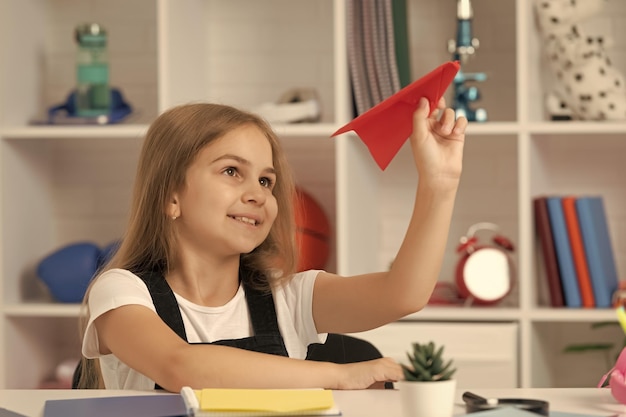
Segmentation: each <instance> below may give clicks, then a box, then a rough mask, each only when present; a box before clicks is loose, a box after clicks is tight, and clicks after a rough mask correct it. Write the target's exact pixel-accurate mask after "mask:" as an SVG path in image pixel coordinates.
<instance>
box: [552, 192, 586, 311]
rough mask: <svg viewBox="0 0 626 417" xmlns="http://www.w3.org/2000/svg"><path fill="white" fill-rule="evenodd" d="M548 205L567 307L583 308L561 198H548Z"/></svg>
mask: <svg viewBox="0 0 626 417" xmlns="http://www.w3.org/2000/svg"><path fill="white" fill-rule="evenodd" d="M546 204H547V205H548V215H549V217H550V225H551V226H552V237H553V240H554V249H555V251H556V259H557V262H558V264H559V272H560V274H561V284H562V287H563V298H564V300H565V306H566V307H573V308H576V307H582V298H581V295H580V288H579V287H578V274H577V273H576V266H575V265H574V258H573V256H572V248H571V246H570V242H569V235H568V233H567V226H566V224H565V214H564V213H563V204H562V202H561V198H560V197H548V198H547V199H546Z"/></svg>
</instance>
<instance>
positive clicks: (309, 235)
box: [294, 188, 330, 271]
mask: <svg viewBox="0 0 626 417" xmlns="http://www.w3.org/2000/svg"><path fill="white" fill-rule="evenodd" d="M296 191H297V193H296V201H295V207H294V212H295V218H296V245H297V246H298V267H297V270H298V271H306V270H309V269H324V268H325V267H326V262H328V255H329V253H330V247H329V239H330V223H329V221H328V217H327V216H326V213H324V210H323V209H322V207H321V206H320V205H319V203H318V202H317V201H316V200H315V199H314V198H313V197H312V196H311V195H310V194H308V193H307V192H305V191H304V190H303V189H301V188H298V189H297V190H296Z"/></svg>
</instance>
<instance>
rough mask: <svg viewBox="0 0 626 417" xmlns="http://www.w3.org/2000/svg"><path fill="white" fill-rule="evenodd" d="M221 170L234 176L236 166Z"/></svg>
mask: <svg viewBox="0 0 626 417" xmlns="http://www.w3.org/2000/svg"><path fill="white" fill-rule="evenodd" d="M223 172H224V174H226V175H228V176H229V177H234V176H235V175H236V174H237V168H233V167H228V168H226V169H225V170H224V171H223Z"/></svg>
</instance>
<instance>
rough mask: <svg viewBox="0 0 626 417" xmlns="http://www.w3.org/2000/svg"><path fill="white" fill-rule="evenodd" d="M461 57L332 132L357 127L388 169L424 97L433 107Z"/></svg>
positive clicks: (376, 158) (366, 142)
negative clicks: (418, 104)
mask: <svg viewBox="0 0 626 417" xmlns="http://www.w3.org/2000/svg"><path fill="white" fill-rule="evenodd" d="M459 68H460V64H459V63H458V61H454V62H446V63H445V64H443V65H440V66H439V67H437V68H435V69H434V70H433V71H431V72H429V73H428V74H426V75H425V76H423V77H422V78H420V79H419V80H417V81H414V82H413V83H411V84H409V85H407V86H406V87H404V88H403V89H402V90H400V91H398V92H397V93H395V94H394V95H392V96H390V97H389V98H387V99H385V100H383V101H381V102H380V103H378V104H377V105H376V106H374V107H372V108H371V109H369V110H368V111H366V112H365V113H363V114H361V115H360V116H358V117H357V118H355V119H354V120H352V121H351V122H350V123H348V124H347V125H345V126H343V127H342V128H340V129H339V130H337V131H336V132H335V133H333V134H332V135H331V136H337V135H339V134H341V133H345V132H348V131H350V130H353V131H354V132H355V133H356V134H357V135H358V136H359V137H360V138H361V140H362V141H363V142H364V143H365V145H367V147H368V148H369V151H370V153H371V154H372V156H373V157H374V160H375V161H376V163H377V164H378V166H379V167H380V169H382V170H384V169H385V168H387V166H388V165H389V163H390V162H391V160H392V159H393V157H394V156H395V155H396V154H397V153H398V151H399V150H400V148H401V147H402V145H403V144H404V142H405V141H406V140H407V139H408V138H409V136H410V135H411V132H412V131H413V113H414V112H415V110H416V109H417V103H418V102H419V99H420V98H421V97H426V98H427V99H428V101H429V103H430V108H431V111H432V110H434V109H436V108H437V103H438V102H439V99H440V98H441V97H442V96H443V94H444V93H445V92H446V89H447V88H448V86H449V85H450V83H451V82H452V80H453V79H454V76H455V75H456V73H457V72H458V71H459Z"/></svg>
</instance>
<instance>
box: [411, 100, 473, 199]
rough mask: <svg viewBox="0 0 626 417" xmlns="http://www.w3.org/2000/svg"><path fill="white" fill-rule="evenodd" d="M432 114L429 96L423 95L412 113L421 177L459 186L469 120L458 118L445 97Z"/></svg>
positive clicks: (415, 149) (416, 163)
mask: <svg viewBox="0 0 626 417" xmlns="http://www.w3.org/2000/svg"><path fill="white" fill-rule="evenodd" d="M429 113H430V106H429V103H428V100H427V99H426V98H423V97H422V98H421V99H420V101H419V104H418V107H417V110H416V111H415V112H414V113H413V133H412V134H411V147H412V149H413V158H414V160H415V165H416V167H417V170H418V172H419V176H420V180H422V179H426V180H427V181H432V182H433V184H436V185H438V186H442V187H447V186H453V187H456V186H457V185H458V181H459V178H460V176H461V170H462V160H463V145H464V141H465V129H466V127H467V119H466V118H465V117H459V118H458V119H457V118H456V117H455V113H454V109H451V108H446V107H445V100H444V99H443V98H442V99H441V100H440V101H439V103H438V108H437V109H435V111H433V112H432V114H431V115H430V116H429Z"/></svg>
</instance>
